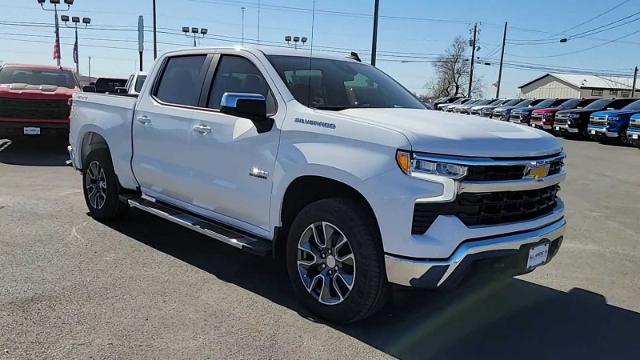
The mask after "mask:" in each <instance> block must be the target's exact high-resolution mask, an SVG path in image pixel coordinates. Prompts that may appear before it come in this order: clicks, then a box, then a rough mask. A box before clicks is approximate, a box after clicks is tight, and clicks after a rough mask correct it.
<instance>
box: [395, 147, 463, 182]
mask: <svg viewBox="0 0 640 360" xmlns="http://www.w3.org/2000/svg"><path fill="white" fill-rule="evenodd" d="M396 162H397V163H398V166H399V167H400V170H402V171H403V172H404V173H405V174H407V175H409V176H413V177H417V178H421V176H420V175H434V176H442V177H445V178H449V179H453V180H459V179H462V178H463V177H465V175H467V167H466V166H462V165H457V164H451V163H447V162H441V161H429V160H423V159H419V158H416V157H414V156H412V154H411V153H409V152H406V151H402V150H398V151H397V152H396Z"/></svg>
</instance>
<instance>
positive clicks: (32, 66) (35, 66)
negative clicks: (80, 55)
mask: <svg viewBox="0 0 640 360" xmlns="http://www.w3.org/2000/svg"><path fill="white" fill-rule="evenodd" d="M0 67H19V68H23V69H39V70H66V71H73V70H71V69H70V68H66V67H62V66H55V65H40V64H10V63H5V64H2V65H1V66H0Z"/></svg>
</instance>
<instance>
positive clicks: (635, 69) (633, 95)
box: [631, 66, 638, 98]
mask: <svg viewBox="0 0 640 360" xmlns="http://www.w3.org/2000/svg"><path fill="white" fill-rule="evenodd" d="M637 79H638V67H637V66H636V67H635V68H634V69H633V87H631V97H632V98H633V97H636V80H637Z"/></svg>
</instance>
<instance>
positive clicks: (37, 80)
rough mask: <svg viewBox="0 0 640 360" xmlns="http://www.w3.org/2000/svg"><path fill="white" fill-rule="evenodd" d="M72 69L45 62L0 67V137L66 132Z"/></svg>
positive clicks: (75, 88)
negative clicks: (42, 63) (41, 63)
mask: <svg viewBox="0 0 640 360" xmlns="http://www.w3.org/2000/svg"><path fill="white" fill-rule="evenodd" d="M79 90H80V87H79V84H78V79H77V78H76V76H75V74H74V73H73V71H72V70H70V69H66V68H62V67H57V66H48V65H23V64H4V65H3V66H2V67H0V136H2V135H4V136H7V135H9V136H10V135H19V134H24V135H40V134H44V133H62V134H68V133H69V111H70V108H71V107H70V100H71V96H72V95H73V94H74V93H75V92H77V91H79Z"/></svg>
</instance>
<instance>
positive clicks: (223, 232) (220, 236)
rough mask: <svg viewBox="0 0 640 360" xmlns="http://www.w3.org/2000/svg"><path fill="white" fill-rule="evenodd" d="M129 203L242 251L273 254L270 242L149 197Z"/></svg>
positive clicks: (262, 254)
mask: <svg viewBox="0 0 640 360" xmlns="http://www.w3.org/2000/svg"><path fill="white" fill-rule="evenodd" d="M127 201H128V203H129V205H130V206H131V207H135V208H138V209H140V210H143V211H146V212H148V213H150V214H153V215H156V216H159V217H161V218H163V219H166V220H169V221H171V222H174V223H176V224H178V225H182V226H184V227H186V228H188V229H191V230H193V231H197V232H199V233H201V234H203V235H206V236H208V237H210V238H214V239H216V240H218V241H222V242H223V243H225V244H228V245H231V246H234V247H236V248H238V249H240V250H244V251H247V252H250V253H252V254H255V255H260V256H266V255H269V254H271V249H272V247H271V245H272V244H271V242H270V241H268V240H264V239H261V238H258V237H253V236H251V235H248V234H244V233H241V232H240V231H237V230H234V229H232V228H230V227H229V226H226V225H223V224H220V223H218V222H215V221H212V220H209V219H204V218H202V217H199V216H197V215H193V214H190V213H187V212H184V211H182V210H180V209H177V208H175V207H173V206H171V205H168V204H163V203H160V202H158V201H153V200H150V199H149V198H147V197H145V198H141V197H136V198H130V199H128V200H127Z"/></svg>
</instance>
